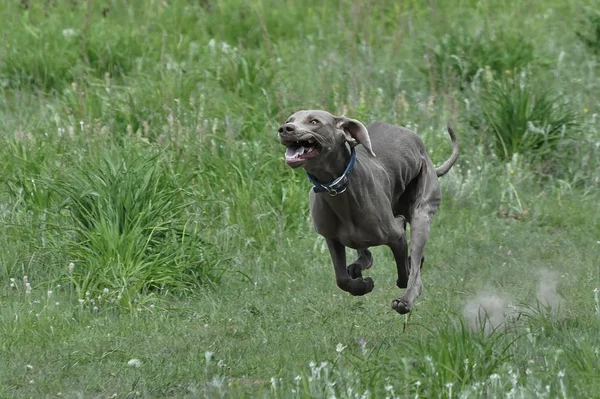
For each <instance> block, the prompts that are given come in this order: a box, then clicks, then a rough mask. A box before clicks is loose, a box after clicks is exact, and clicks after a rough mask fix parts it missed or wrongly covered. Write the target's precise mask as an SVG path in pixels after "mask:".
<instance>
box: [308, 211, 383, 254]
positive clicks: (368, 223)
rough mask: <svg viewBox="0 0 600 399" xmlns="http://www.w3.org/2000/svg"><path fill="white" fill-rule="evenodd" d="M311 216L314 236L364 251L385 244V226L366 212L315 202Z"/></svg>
mask: <svg viewBox="0 0 600 399" xmlns="http://www.w3.org/2000/svg"><path fill="white" fill-rule="evenodd" d="M311 216H312V220H313V225H314V227H315V230H316V231H317V233H319V234H320V235H322V236H323V237H325V238H332V239H336V240H338V241H339V242H341V243H342V244H344V245H345V246H347V247H349V248H356V249H360V248H367V247H372V246H377V245H383V244H386V243H387V242H388V231H389V229H388V228H387V227H388V226H387V225H386V223H385V221H384V220H382V219H381V218H380V217H379V216H380V215H379V214H378V213H373V212H368V211H367V210H366V209H360V208H359V211H357V210H356V208H352V207H344V206H337V207H335V208H333V207H331V206H330V204H327V203H326V202H321V201H315V202H313V203H312V204H311Z"/></svg>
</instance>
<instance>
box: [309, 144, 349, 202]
mask: <svg viewBox="0 0 600 399" xmlns="http://www.w3.org/2000/svg"><path fill="white" fill-rule="evenodd" d="M354 162H356V151H355V150H354V147H352V148H350V161H349V162H348V166H346V170H344V173H343V174H342V175H341V176H340V177H338V178H337V179H335V180H334V181H332V182H331V183H329V184H321V183H319V182H318V181H317V179H316V178H315V177H314V176H313V175H311V174H310V173H308V172H306V176H307V177H308V180H310V182H311V183H312V184H313V186H314V187H313V191H314V192H315V193H324V192H325V191H327V192H328V193H329V195H331V196H332V197H334V196H336V195H338V194H341V193H343V192H344V191H346V186H347V185H348V175H349V174H350V172H352V168H354Z"/></svg>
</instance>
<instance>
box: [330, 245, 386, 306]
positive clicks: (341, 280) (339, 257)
mask: <svg viewBox="0 0 600 399" xmlns="http://www.w3.org/2000/svg"><path fill="white" fill-rule="evenodd" d="M325 240H326V242H327V247H328V248H329V253H330V254H331V260H332V262H333V267H334V270H335V282H336V283H337V286H338V287H340V288H341V289H342V290H344V291H346V292H349V293H350V294H352V295H365V294H368V293H369V292H371V291H373V287H374V286H375V284H374V283H373V279H372V278H371V277H365V278H356V279H353V278H351V277H350V275H348V272H347V270H346V247H345V246H344V245H343V244H342V243H341V242H339V241H338V240H335V239H332V238H326V239H325Z"/></svg>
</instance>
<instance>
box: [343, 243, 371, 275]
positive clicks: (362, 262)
mask: <svg viewBox="0 0 600 399" xmlns="http://www.w3.org/2000/svg"><path fill="white" fill-rule="evenodd" d="M356 253H357V254H358V258H356V260H355V261H354V262H352V263H351V264H349V265H348V268H347V271H348V274H349V275H350V277H351V278H362V271H363V270H365V269H368V268H370V267H371V265H372V264H373V255H371V251H369V250H368V249H357V250H356Z"/></svg>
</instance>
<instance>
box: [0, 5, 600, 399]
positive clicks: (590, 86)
mask: <svg viewBox="0 0 600 399" xmlns="http://www.w3.org/2000/svg"><path fill="white" fill-rule="evenodd" d="M0 5H1V6H0V18H1V19H2V21H3V23H2V24H1V25H0V34H1V35H2V36H1V37H2V38H3V42H2V44H0V91H1V94H2V95H0V165H2V166H1V173H0V359H1V362H2V367H0V397H1V398H4V397H7V398H13V397H16V398H19V397H56V396H60V397H68V398H76V397H86V398H87V397H106V398H108V397H115V398H135V397H146V398H157V397H190V398H194V397H211V398H212V397H232V398H238V397H248V398H250V397H274V398H288V397H290V398H313V397H328V398H329V397H338V398H362V397H365V398H366V397H371V398H380V397H381V398H386V397H389V398H405V397H440V398H454V397H532V398H533V397H535V398H539V397H542V398H555V397H561V398H563V397H564V398H567V397H595V396H597V394H596V393H595V392H598V390H599V388H600V385H599V382H598V379H597V378H596V374H597V372H596V369H597V365H598V362H599V361H600V358H599V355H598V354H599V353H600V340H599V338H598V334H597V332H598V327H599V326H600V302H599V300H598V288H599V287H600V269H599V268H598V262H599V261H600V258H599V257H598V253H599V252H598V251H599V249H600V246H599V245H600V244H599V242H600V227H599V226H600V211H599V210H598V207H597V203H598V201H599V200H600V198H599V195H598V193H599V192H600V190H598V189H599V188H600V177H599V175H598V173H596V171H597V170H598V167H600V157H598V148H599V147H598V146H599V143H600V122H599V120H598V113H599V108H598V107H599V105H600V98H599V96H598V93H599V92H600V83H599V82H600V79H599V72H598V59H597V56H596V55H595V54H594V51H593V45H594V44H593V40H594V36H593V35H594V32H595V31H594V29H595V28H594V26H593V23H594V20H593V18H587V17H586V16H587V14H586V13H587V11H586V10H592V9H593V6H594V3H593V2H590V1H580V2H558V1H554V0H544V1H540V2H535V4H533V3H527V4H525V3H524V4H511V5H510V7H509V6H507V5H506V4H505V3H504V2H500V1H491V2H486V3H485V4H483V3H481V4H480V3H478V4H475V3H473V2H459V3H456V2H450V1H439V2H432V3H427V4H426V3H418V2H402V3H398V2H393V1H382V2H351V1H349V0H348V1H347V0H341V1H339V2H321V1H308V2H303V4H299V3H296V2H290V1H285V2H284V1H274V0H262V1H259V2H255V1H252V2H251V1H242V2H239V1H230V0H223V1H219V2H215V1H187V0H174V1H170V2H162V1H150V2H135V1H134V2H126V1H121V0H113V1H109V2H105V3H100V2H92V1H61V0H59V1H55V2H32V1H21V2H10V1H6V0H0ZM499 37H501V38H504V39H503V40H498V38H499ZM584 38H585V40H584ZM590 50H592V51H590ZM425 56H427V57H425ZM506 70H510V71H511V75H508V74H507V73H506ZM424 72H425V73H424ZM515 76H525V77H526V78H527V80H526V83H527V84H525V85H524V86H518V90H517V88H516V87H513V88H512V89H515V90H516V91H515V90H512V89H511V90H512V91H511V90H508V89H510V88H511V87H508V89H507V90H504V91H500V92H492V91H490V87H496V86H494V84H495V83H498V84H500V83H499V82H504V83H505V84H507V82H510V79H514V80H512V82H513V83H515V82H516V81H517V79H516V77H515ZM504 88H505V89H506V87H504ZM494 93H496V94H498V96H497V97H495V99H496V100H497V99H498V98H500V99H501V100H500V101H496V102H493V103H490V102H486V99H487V100H489V97H486V96H488V95H493V94H494ZM515 93H516V94H515ZM547 93H550V94H547ZM557 99H559V100H557ZM492 100H493V99H492ZM515 102H516V103H515ZM491 104H492V105H493V104H500V105H498V106H496V107H495V108H494V107H493V106H491ZM507 104H508V105H510V104H513V105H514V107H512V108H510V107H507ZM519 104H520V105H519ZM540 104H541V105H540ZM536 107H537V108H536ZM299 108H324V109H327V110H330V111H331V112H333V113H336V114H342V113H343V114H345V115H347V116H350V117H354V118H358V119H360V120H362V121H364V122H370V121H372V120H375V119H378V120H384V121H387V122H390V123H397V124H402V125H405V126H408V127H410V128H412V129H413V130H415V131H416V132H417V133H418V134H419V135H420V136H421V137H422V138H423V140H424V141H425V143H426V145H427V148H428V151H429V153H430V155H431V157H432V159H433V160H434V162H435V163H436V164H439V163H440V162H441V161H442V160H444V159H446V158H447V157H448V155H449V153H450V150H451V148H450V145H449V143H448V139H447V135H446V133H445V130H444V126H445V125H446V123H450V124H451V125H452V126H453V128H454V130H455V131H456V132H457V134H458V135H459V139H460V143H461V151H462V153H461V158H460V161H459V164H457V165H456V166H455V167H454V168H453V169H452V171H451V172H450V173H449V174H448V175H447V176H445V177H444V178H443V179H442V186H443V194H444V200H443V204H442V207H441V209H440V211H439V212H438V214H437V215H436V216H435V218H434V220H433V224H432V229H431V230H432V232H431V236H430V239H429V241H428V245H427V250H426V253H427V261H426V263H425V266H424V269H423V273H424V276H423V279H424V295H423V296H422V297H421V298H420V299H419V301H418V304H417V307H416V309H415V310H414V312H413V313H412V314H411V315H410V316H409V317H401V316H399V315H397V314H395V312H393V310H392V309H391V307H390V303H391V300H392V299H393V298H395V297H397V296H399V295H400V291H399V290H398V289H397V288H395V277H394V273H395V268H394V266H393V257H392V256H391V253H390V252H389V250H387V249H386V248H375V249H374V250H373V254H374V258H375V265H374V267H373V268H372V269H370V270H369V274H370V275H371V276H372V277H373V278H374V280H375V283H376V288H375V290H374V291H373V292H372V293H371V294H369V295H367V296H365V297H360V298H354V297H350V296H348V295H346V294H345V293H343V292H342V291H340V290H339V289H338V288H337V287H336V285H335V281H334V277H333V270H332V267H331V264H330V259H329V254H328V253H327V250H326V246H325V243H324V241H323V239H322V238H320V237H319V236H318V235H317V234H316V233H314V231H313V230H312V227H311V222H310V219H309V213H308V198H307V197H308V196H307V192H308V189H309V183H308V182H307V181H306V179H305V177H304V176H303V175H302V173H299V172H298V171H293V170H291V169H289V168H287V167H286V166H285V164H284V162H283V161H282V156H283V151H282V147H281V145H280V144H279V143H278V142H277V140H276V134H275V132H276V128H277V126H278V124H279V123H281V122H282V121H283V120H285V118H286V117H287V116H288V115H289V114H291V113H292V112H294V111H295V110H297V109H299ZM511 109H512V110H514V111H515V112H509V111H510V110H511ZM534 111H535V112H534ZM565 114H568V118H567V119H568V121H573V120H576V121H577V125H575V124H572V123H563V122H564V121H563V120H562V119H561V118H562V117H561V115H563V116H564V115H565ZM557 115H558V117H556V116H557ZM563 119H564V118H563ZM568 121H567V122H568ZM514 126H517V127H518V128H515V129H513V128H512V127H514ZM528 126H534V127H537V128H539V129H538V130H539V131H542V130H543V132H544V134H545V135H546V136H544V138H545V139H544V140H543V142H541V141H533V142H530V143H529V144H528V145H523V144H522V140H524V139H525V138H526V137H528V136H527V135H528V134H529V135H531V134H532V132H531V131H530V130H531V129H529V128H528ZM523 127H525V128H523ZM542 127H544V129H542ZM549 127H552V129H550V130H549ZM538 130H536V131H538ZM536 137H537V136H536ZM557 137H558V138H559V139H560V140H555V141H553V140H548V139H554V138H557ZM499 138H502V140H499ZM563 138H564V139H568V140H563ZM513 139H515V140H514V141H512V142H511V141H510V140H513ZM516 140H519V143H516ZM501 143H504V146H502V145H499V144H501ZM540 143H541V144H540Z"/></svg>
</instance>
